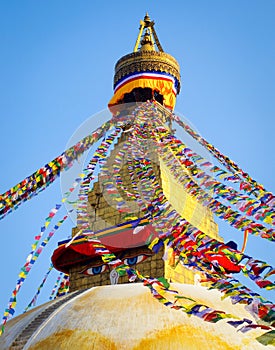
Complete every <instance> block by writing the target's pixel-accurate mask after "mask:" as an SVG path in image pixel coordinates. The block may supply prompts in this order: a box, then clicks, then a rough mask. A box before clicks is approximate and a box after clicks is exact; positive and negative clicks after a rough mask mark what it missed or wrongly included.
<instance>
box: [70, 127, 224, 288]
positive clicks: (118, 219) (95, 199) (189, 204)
mask: <svg viewBox="0 0 275 350" xmlns="http://www.w3.org/2000/svg"><path fill="white" fill-rule="evenodd" d="M127 137H128V133H127V132H126V133H123V134H122V136H121V137H120V138H119V140H118V141H117V143H116V145H115V146H114V149H113V150H112V152H111V154H110V156H109V158H108V160H107V165H108V169H110V176H112V175H111V174H112V170H111V169H112V168H113V164H114V162H115V157H116V155H117V153H118V152H119V150H121V149H122V147H123V144H124V141H126V140H127ZM148 139H149V138H148ZM149 142H150V141H148V149H149V150H150V158H151V161H152V167H153V170H154V173H155V176H156V179H157V180H158V181H159V184H160V185H161V187H162V188H163V191H164V194H165V195H166V197H167V198H168V199H169V201H170V203H171V204H172V206H173V207H174V208H175V209H176V210H177V211H178V212H179V213H180V214H181V215H182V216H183V217H185V218H186V219H187V220H188V221H189V222H190V223H192V224H193V225H194V226H196V227H198V228H199V229H200V230H202V231H203V232H205V233H207V234H208V235H209V236H212V237H215V238H216V239H220V240H221V238H220V237H219V235H218V226H217V224H216V223H215V222H214V219H213V215H212V214H211V212H210V211H209V209H207V208H206V207H204V206H202V205H201V204H200V203H198V202H197V201H196V200H195V199H194V198H193V197H191V196H190V195H189V194H188V193H187V192H186V191H185V190H184V189H183V188H182V187H181V186H180V184H177V182H176V181H175V180H174V179H173V178H172V176H171V175H170V174H168V173H167V169H166V168H165V167H164V165H163V163H160V161H159V158H158V155H157V153H156V151H155V150H154V147H153V146H152V145H151V144H150V143H149ZM128 161H129V160H128ZM122 164H123V163H122ZM132 165H133V166H134V164H132ZM183 171H186V170H185V169H183ZM119 174H120V177H121V179H122V181H123V186H124V188H127V190H128V191H129V192H132V191H133V186H132V181H133V180H134V182H136V183H137V186H139V185H138V183H139V181H138V178H134V179H133V178H131V177H130V175H129V170H128V165H127V164H126V162H125V163H124V165H122V166H121V169H120V171H119ZM135 176H136V175H135ZM163 181H164V182H163ZM162 182H163V183H162ZM120 195H121V197H122V198H123V199H124V200H125V201H127V205H128V207H130V208H131V211H132V213H133V216H134V217H137V218H143V216H144V213H143V212H141V209H140V207H139V206H138V205H137V203H136V202H135V201H131V200H129V199H128V198H127V196H126V194H125V193H124V192H123V191H120ZM88 213H89V224H90V229H91V231H93V232H96V231H100V230H103V229H106V228H110V227H112V226H117V225H119V224H122V223H125V222H128V221H130V219H129V214H127V213H122V212H119V211H118V210H117V207H116V202H114V201H113V199H112V198H111V197H110V196H109V195H108V193H107V191H106V189H105V188H104V181H103V180H102V175H101V174H100V173H99V176H98V181H97V182H95V183H94V185H93V188H92V190H91V191H90V192H89V195H88ZM79 229H80V228H78V227H75V228H74V229H73V232H72V235H73V236H74V235H75V234H76V233H77V232H78V231H79ZM120 243H121V242H118V247H119V246H120ZM121 247H123V242H122V245H121ZM143 254H146V255H148V254H149V255H151V254H152V252H150V251H149V249H148V248H147V246H146V245H144V246H143V247H137V248H131V249H126V248H125V249H123V248H122V251H120V252H119V253H118V258H121V257H122V256H127V255H130V256H140V255H143ZM163 254H164V252H163V250H162V251H160V252H159V253H158V254H156V255H153V256H149V257H148V258H147V259H146V260H144V261H143V262H141V263H139V264H138V265H137V266H136V267H137V269H138V270H139V271H140V272H141V273H142V274H144V275H149V276H152V277H160V276H165V277H166V278H168V280H170V281H172V282H181V283H191V284H194V283H195V281H196V279H197V276H196V275H195V273H194V272H193V271H191V270H189V269H187V268H185V267H184V266H182V265H181V264H180V263H179V264H177V263H176V262H177V261H176V257H173V256H171V255H170V252H168V259H166V260H163ZM166 255H167V254H166ZM102 264H103V263H102V261H101V258H100V257H96V258H92V259H91V260H88V261H87V259H86V260H85V262H83V263H82V264H81V263H77V264H75V265H73V266H72V267H71V268H70V271H69V274H70V283H71V287H70V290H71V291H75V290H77V289H84V288H89V287H93V286H100V285H106V284H110V271H109V269H108V268H107V269H106V270H105V271H104V272H102V273H100V274H96V275H85V274H83V271H84V270H85V269H87V268H90V267H92V266H99V265H102ZM134 267H135V266H134ZM127 282H128V277H127V276H124V277H120V278H119V280H118V283H127Z"/></svg>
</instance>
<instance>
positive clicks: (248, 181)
mask: <svg viewBox="0 0 275 350" xmlns="http://www.w3.org/2000/svg"><path fill="white" fill-rule="evenodd" d="M171 118H172V120H173V121H175V122H176V123H177V124H178V125H180V126H181V127H182V128H183V129H184V130H185V131H186V132H187V133H188V134H189V135H191V136H192V137H193V138H194V139H195V140H196V141H198V142H199V143H200V144H201V145H202V146H203V147H204V148H205V149H207V150H208V151H209V152H210V153H211V154H212V155H213V156H214V157H215V158H216V159H217V160H218V161H219V162H220V163H221V164H222V165H223V166H225V168H226V169H228V170H229V171H230V172H231V173H233V175H234V176H235V177H236V178H238V179H239V181H240V188H241V189H243V190H245V191H246V192H248V193H249V194H253V195H255V196H256V197H257V198H258V199H259V200H261V201H262V202H263V203H266V204H268V205H269V206H272V207H274V204H275V196H274V195H273V194H272V193H271V192H269V191H267V190H266V189H265V188H264V187H263V185H261V184H259V183H258V182H257V181H256V180H254V179H252V177H251V176H249V174H248V173H246V172H244V171H243V170H242V169H241V168H240V167H239V166H238V165H237V164H236V163H235V162H233V161H232V160H231V159H230V158H229V157H227V156H225V155H224V154H222V153H221V152H220V151H219V150H218V149H217V148H215V147H214V146H213V145H211V143H209V142H208V141H206V140H205V139H204V138H203V137H202V136H200V135H199V134H198V133H196V132H195V131H194V130H193V129H192V128H191V127H190V126H189V125H187V124H186V123H184V122H183V121H182V120H181V119H180V117H179V116H177V115H174V114H171Z"/></svg>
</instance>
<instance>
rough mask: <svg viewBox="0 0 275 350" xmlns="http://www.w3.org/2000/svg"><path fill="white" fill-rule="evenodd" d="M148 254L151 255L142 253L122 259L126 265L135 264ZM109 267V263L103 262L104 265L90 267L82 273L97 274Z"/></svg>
mask: <svg viewBox="0 0 275 350" xmlns="http://www.w3.org/2000/svg"><path fill="white" fill-rule="evenodd" d="M148 256H149V255H145V254H141V255H137V256H133V257H130V258H124V259H121V260H122V262H123V263H124V264H125V265H128V266H134V265H136V264H139V263H141V262H142V261H144V260H145V259H147V258H148ZM108 269H109V267H108V265H107V264H103V265H99V266H93V267H89V268H88V269H85V270H84V271H82V272H81V273H83V274H84V275H89V276H95V275H99V274H101V273H103V272H105V271H107V270H108Z"/></svg>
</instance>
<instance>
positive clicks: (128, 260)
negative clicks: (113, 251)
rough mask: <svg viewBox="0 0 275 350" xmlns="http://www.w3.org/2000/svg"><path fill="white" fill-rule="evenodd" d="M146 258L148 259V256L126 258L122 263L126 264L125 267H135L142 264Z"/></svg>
mask: <svg viewBox="0 0 275 350" xmlns="http://www.w3.org/2000/svg"><path fill="white" fill-rule="evenodd" d="M146 258H148V255H144V254H141V255H138V256H133V257H132V258H125V259H123V260H122V261H123V262H124V264H125V265H129V266H133V265H136V264H139V263H141V262H142V261H144V260H145V259H146Z"/></svg>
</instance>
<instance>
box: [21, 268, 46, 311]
mask: <svg viewBox="0 0 275 350" xmlns="http://www.w3.org/2000/svg"><path fill="white" fill-rule="evenodd" d="M52 269H53V264H50V267H49V269H48V271H47V273H46V274H45V276H44V278H43V280H42V282H41V284H40V286H39V287H38V289H37V292H36V293H35V295H34V297H33V298H32V300H31V301H30V302H29V304H28V305H27V306H26V307H25V310H24V312H26V311H28V310H29V309H30V308H31V307H32V306H35V305H36V302H37V298H38V295H39V294H40V292H41V289H42V288H43V287H44V284H45V282H46V281H47V278H48V276H49V274H50V273H51V271H52Z"/></svg>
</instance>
